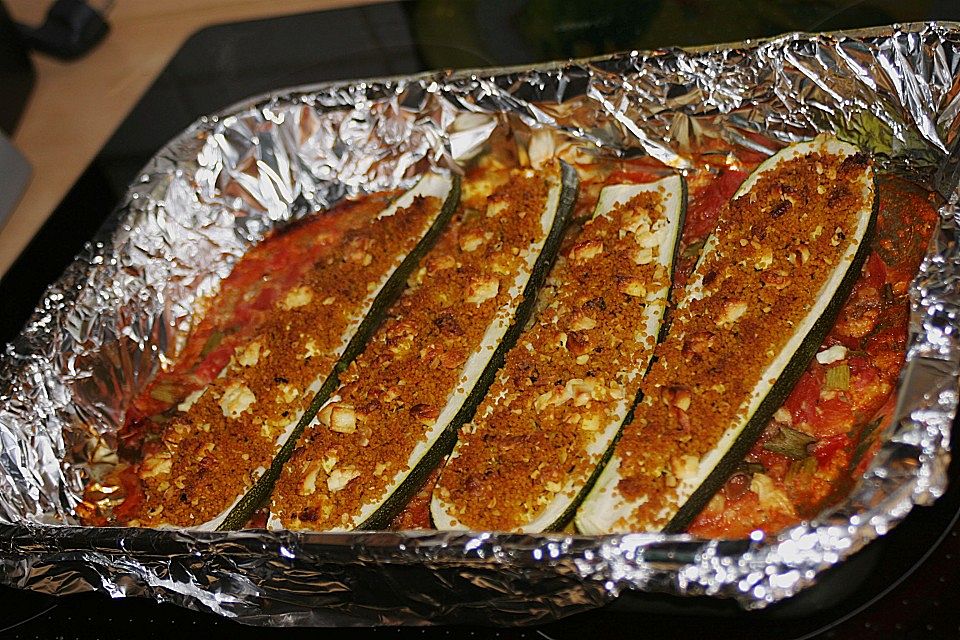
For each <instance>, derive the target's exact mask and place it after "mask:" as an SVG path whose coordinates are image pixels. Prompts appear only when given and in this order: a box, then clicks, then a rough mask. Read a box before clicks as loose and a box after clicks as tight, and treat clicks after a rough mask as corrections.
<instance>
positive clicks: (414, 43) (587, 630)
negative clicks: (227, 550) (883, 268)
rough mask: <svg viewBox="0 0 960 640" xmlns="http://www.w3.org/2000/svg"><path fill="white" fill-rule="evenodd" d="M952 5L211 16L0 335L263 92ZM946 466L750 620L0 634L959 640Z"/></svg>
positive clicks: (43, 239)
mask: <svg viewBox="0 0 960 640" xmlns="http://www.w3.org/2000/svg"><path fill="white" fill-rule="evenodd" d="M954 5H955V3H954V2H951V1H950V0H933V1H930V2H917V3H905V2H894V1H890V0H876V1H873V2H869V1H868V2H841V1H837V2H834V1H819V2H804V3H793V2H789V1H787V0H781V1H772V0H752V1H746V2H740V3H735V4H734V3H729V4H726V3H721V2H709V1H707V0H673V1H668V0H632V1H631V0H608V1H607V2H606V3H604V4H603V5H602V6H603V11H598V10H597V9H596V3H594V2H590V1H579V2H576V1H575V2H570V1H566V0H504V1H501V2H487V3H484V2H482V1H481V0H446V1H437V2H430V3H424V2H406V3H403V2H399V3H388V4H382V5H375V6H368V7H359V8H352V9H344V10H336V11H327V12H318V13H312V14H304V15H298V16H290V17H283V18H275V19H269V20H261V21H255V22H243V23H232V24H224V25H219V26H215V27H210V28H207V29H204V30H202V31H200V32H198V33H197V34H195V35H194V36H193V37H191V38H190V39H189V40H188V41H187V42H186V43H185V44H184V45H183V47H182V48H181V49H180V51H179V52H178V53H177V55H176V56H175V57H174V58H173V60H171V62H170V63H169V64H168V65H167V67H166V68H165V69H164V71H163V72H162V74H161V75H160V76H159V78H158V79H157V81H156V82H155V83H154V85H153V86H152V87H151V88H150V90H149V91H148V92H147V93H146V94H145V95H144V97H143V98H142V99H141V101H140V102H139V103H138V104H137V106H136V107H135V108H134V109H133V111H132V112H131V113H130V115H129V116H128V117H127V119H126V120H125V121H124V122H123V123H122V124H121V125H120V127H119V128H118V129H117V131H116V132H115V134H114V135H113V137H112V138H111V139H110V141H109V142H108V143H107V144H106V146H105V147H104V148H103V149H102V151H101V152H100V154H99V155H98V156H97V157H96V159H95V160H94V161H93V163H91V165H90V167H89V168H88V169H87V170H86V171H85V172H84V174H83V175H82V176H81V177H80V179H79V180H78V181H77V183H76V184H75V185H74V187H73V189H71V191H70V192H69V194H68V195H67V196H66V198H64V200H63V202H62V203H61V204H60V206H59V207H58V208H57V209H56V211H55V212H54V213H53V215H52V216H51V218H50V220H49V221H48V222H47V223H46V224H45V225H44V226H43V228H42V229H41V230H40V231H39V232H38V234H37V236H36V237H35V238H34V240H33V242H32V243H31V244H30V245H29V246H28V247H27V249H26V250H24V252H23V253H22V254H21V256H20V257H19V259H18V260H17V261H16V262H15V263H14V265H13V266H12V267H11V269H10V270H9V271H8V273H7V274H6V275H5V276H4V277H3V279H2V280H0V300H3V303H4V313H3V314H2V315H0V342H6V341H8V340H10V339H11V338H13V337H14V336H15V335H16V333H17V332H18V331H19V330H20V327H22V325H23V323H24V322H25V321H26V319H27V317H28V316H29V314H30V312H31V311H32V309H33V307H34V305H35V304H36V301H37V300H38V299H39V298H40V296H41V295H42V293H43V290H44V288H45V287H46V285H47V284H49V283H50V282H52V281H54V280H56V279H57V277H59V275H60V273H61V272H62V271H63V269H64V268H65V267H66V266H67V265H68V264H69V262H70V261H71V260H72V258H73V256H74V255H75V254H76V253H77V252H78V251H79V250H80V249H81V247H82V245H83V242H84V241H85V239H88V238H90V237H92V236H93V235H94V233H95V232H96V231H97V229H98V228H99V227H100V225H101V224H102V223H103V221H104V220H105V218H106V217H107V216H108V215H109V213H110V211H111V210H112V209H113V207H114V206H115V205H116V203H117V202H118V201H119V199H120V197H121V196H122V195H123V193H124V192H125V190H126V186H127V184H128V183H129V182H130V181H131V180H132V179H133V178H134V177H135V176H136V174H137V173H138V171H139V170H140V169H141V168H142V167H143V165H144V164H145V163H146V162H147V160H149V158H150V157H151V156H152V155H153V154H154V153H155V152H156V151H157V150H158V149H159V148H160V147H162V146H163V145H164V144H165V143H166V142H167V140H169V139H170V138H172V137H173V136H174V135H176V134H177V133H178V132H179V131H181V130H182V129H183V128H185V127H186V126H188V125H189V124H190V123H191V122H193V121H194V120H195V119H196V118H197V117H198V116H200V115H202V114H205V113H210V112H214V111H218V110H220V109H222V108H224V107H226V106H228V105H230V104H231V103H233V102H236V101H239V100H242V99H244V98H247V97H249V96H251V95H255V94H257V93H262V92H265V91H270V90H273V89H277V88H281V87H285V86H292V85H299V84H308V83H314V82H320V81H324V80H341V79H350V78H360V77H371V76H386V75H397V74H407V73H415V72H418V71H424V70H427V69H434V68H441V67H477V66H493V65H505V64H523V63H532V62H540V61H546V60H551V59H556V58H563V57H570V56H578V57H579V56H587V55H593V54H599V53H604V52H609V51H617V50H629V49H646V48H656V47H660V46H664V45H671V44H676V45H697V44H709V43H711V42H730V41H736V40H742V39H745V38H748V37H752V38H757V37H765V36H772V35H776V34H778V33H782V32H785V31H792V30H802V31H827V30H834V29H843V28H854V27H861V26H872V25H880V24H890V23H894V22H909V21H918V20H927V19H934V18H937V19H953V20H958V19H960V7H956V6H954ZM957 467H958V465H952V466H951V477H952V478H953V479H954V482H952V483H951V489H950V490H949V491H948V493H947V495H946V496H944V498H942V499H941V500H940V501H938V503H937V504H936V505H935V506H933V507H931V508H920V509H915V510H914V512H913V513H911V515H910V516H909V517H908V518H907V520H906V521H905V522H904V523H903V524H901V525H900V526H899V527H898V528H897V529H896V530H895V531H893V532H892V533H891V534H889V535H888V536H886V537H885V538H884V539H882V540H881V541H879V542H877V543H874V544H871V545H870V546H869V547H868V548H867V549H866V550H865V551H863V552H861V553H860V554H858V555H857V556H855V557H854V558H853V559H852V560H851V561H850V562H848V563H846V564H845V565H843V566H841V567H839V568H837V569H834V570H832V571H830V572H827V574H826V575H825V576H824V579H823V580H822V581H821V583H820V584H819V585H818V586H816V587H814V588H812V589H810V590H808V591H806V592H804V593H802V594H800V595H799V596H797V597H796V598H793V599H791V600H789V601H787V602H785V603H782V604H781V605H777V606H774V607H770V608H769V609H767V610H765V611H762V612H742V611H740V610H738V609H737V608H736V607H735V606H733V605H732V604H731V603H727V602H717V601H712V600H708V599H698V598H693V599H679V598H674V597H668V596H657V595H646V594H643V595H636V596H635V595H631V596H629V597H625V598H622V599H621V600H620V601H618V602H617V603H615V604H614V605H612V606H610V607H607V608H605V609H602V610H599V611H596V612H591V613H586V614H580V615H577V616H574V617H572V618H568V619H566V620H562V621H560V622H557V623H553V624H549V625H543V626H540V627H535V628H529V629H500V630H496V629H487V628H476V627H473V628H468V627H446V628H430V629H373V630H337V631H323V630H280V629H272V630H271V629H267V630H264V629H259V628H251V627H244V626H241V625H238V624H236V623H233V622H231V621H229V620H226V619H222V618H218V617H216V616H213V615H211V614H206V613H199V612H194V611H189V610H186V609H181V608H179V607H175V606H172V605H165V604H156V603H153V602H149V601H143V600H139V599H126V600H124V599H119V600H111V599H110V598H109V597H107V596H105V595H102V594H90V593H88V594H78V595H70V596H61V597H54V596H49V595H45V594H39V593H33V592H24V591H18V590H15V589H10V588H6V587H0V633H2V632H6V633H7V634H9V635H10V637H22V638H35V637H58V638H74V637H78V638H79V637H82V638H114V637H116V638H121V637H124V638H129V637H136V636H137V635H143V634H149V635H150V637H160V638H162V637H167V636H173V635H175V634H177V635H184V634H186V635H187V636H189V637H192V636H196V635H201V634H202V635H204V636H205V637H208V638H219V637H230V638H235V637H240V636H243V637H251V638H253V637H256V638H264V637H270V636H272V637H280V635H281V634H283V637H284V638H295V637H298V636H306V635H307V634H310V635H311V636H315V635H316V634H318V633H319V634H321V635H325V634H329V635H333V634H338V635H341V636H344V635H345V636H347V637H366V636H368V635H370V636H379V637H397V636H400V637H404V638H440V637H442V638H459V637H470V638H493V637H498V638H499V637H503V638H515V637H524V638H526V637H529V638H540V637H545V638H577V637H582V636H592V635H596V634H599V635H606V636H610V637H614V638H620V637H629V638H636V637H650V638H655V637H656V638H660V637H662V638H671V637H696V638H703V639H705V640H712V639H714V638H736V639H737V640H750V639H752V638H764V639H769V638H784V639H786V638H791V639H794V638H802V637H814V636H815V637H823V638H837V639H845V638H854V637H856V638H858V639H861V640H869V639H872V638H957V637H960V563H958V562H957V560H956V556H958V555H960V536H958V531H960V527H958V526H957V523H956V520H957V515H958V511H960V486H958V485H960V482H958V481H957V480H960V479H958V477H957V476H958V475H960V469H958V468H957Z"/></svg>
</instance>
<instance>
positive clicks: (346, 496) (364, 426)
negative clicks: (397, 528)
mask: <svg viewBox="0 0 960 640" xmlns="http://www.w3.org/2000/svg"><path fill="white" fill-rule="evenodd" d="M549 176H550V174H538V173H535V172H533V171H529V170H527V171H515V172H513V173H512V176H511V177H510V180H509V181H508V182H506V183H505V184H504V186H502V187H499V188H496V186H495V184H491V186H490V188H496V191H495V192H494V193H493V195H490V196H489V197H487V198H486V203H485V205H486V206H485V207H484V209H482V210H480V211H472V210H471V211H465V210H463V209H462V208H461V217H460V219H459V220H458V221H457V222H456V223H455V224H454V225H452V226H451V227H449V228H448V229H447V230H446V231H445V233H444V234H443V235H442V236H441V238H440V240H439V242H438V243H437V246H436V247H435V248H434V249H433V250H432V251H431V252H430V253H429V254H428V255H427V256H426V257H425V258H424V260H423V261H422V263H421V265H420V268H419V270H418V271H417V272H416V273H415V274H414V276H413V277H412V278H411V282H410V286H409V288H408V289H407V290H406V291H405V292H404V294H403V295H402V296H401V298H400V300H399V301H398V303H397V304H396V305H395V306H394V307H393V308H392V309H391V310H390V312H389V315H388V318H387V319H386V320H385V322H384V324H383V325H382V326H381V328H380V329H379V330H378V331H377V332H376V334H375V335H374V336H373V338H372V339H371V340H370V342H369V343H368V345H367V346H366V348H365V350H364V352H363V353H362V354H361V355H360V356H359V357H358V358H357V359H356V360H355V361H354V362H353V363H352V364H351V365H350V367H349V368H348V369H347V371H346V372H345V373H344V375H343V376H342V385H341V387H340V388H339V389H338V390H337V392H336V395H335V396H334V398H333V399H332V401H331V402H330V403H328V404H327V405H326V406H325V407H324V408H323V409H321V411H320V413H319V414H318V416H317V417H318V420H317V421H316V422H315V423H314V425H313V426H312V427H311V428H309V429H308V430H307V431H306V432H305V433H304V436H303V439H302V441H301V444H300V446H299V447H298V449H297V450H296V452H295V453H294V455H293V457H292V458H291V459H290V461H289V462H288V463H287V464H286V466H285V467H284V470H283V473H282V474H281V478H280V480H279V481H278V483H277V486H276V489H275V491H274V495H273V502H272V508H271V510H272V512H273V514H274V516H275V517H278V518H279V519H280V520H281V521H282V522H283V524H284V526H286V527H288V528H309V529H315V530H326V529H331V528H349V527H351V526H352V525H354V524H357V523H355V522H353V519H354V518H355V517H356V516H357V515H358V514H359V513H360V511H361V508H362V507H363V506H364V505H368V504H376V503H378V502H380V501H381V500H382V497H383V495H384V493H385V492H386V491H387V490H388V489H389V488H390V487H391V486H392V485H393V483H394V481H395V477H396V476H397V474H399V473H402V472H406V471H409V465H408V461H409V459H410V457H411V455H412V454H413V452H414V450H415V448H416V447H417V445H419V444H421V443H423V442H425V441H426V439H427V436H428V432H430V431H431V429H432V428H433V427H434V426H435V425H436V423H437V419H438V417H439V416H440V414H441V412H442V411H443V409H444V407H445V405H446V404H447V403H448V400H457V401H462V399H463V398H464V397H465V394H464V392H463V391H460V392H459V393H460V394H463V395H461V396H460V397H459V398H454V397H453V396H452V394H453V393H454V391H455V389H457V387H458V384H460V383H461V381H462V380H463V379H464V365H465V364H466V362H467V359H468V358H469V357H470V356H471V354H473V353H474V352H475V351H476V350H477V349H479V348H485V347H481V343H482V341H483V336H484V333H485V332H486V330H487V327H488V325H491V324H492V323H494V322H495V321H500V322H506V323H509V322H510V320H511V318H512V315H513V312H512V310H513V309H514V308H515V306H516V304H518V302H519V298H520V297H521V294H520V293H519V292H517V291H515V290H514V291H511V289H512V288H513V283H514V281H515V280H516V278H517V276H518V274H520V273H521V271H522V270H523V269H526V265H525V256H526V255H527V254H529V252H530V251H531V249H532V245H535V243H539V242H541V241H542V240H543V238H544V231H543V229H542V225H541V216H542V215H543V212H544V210H545V207H546V200H547V193H548V190H549V182H548V177H549ZM478 189H480V190H482V189H483V187H477V185H475V184H470V181H469V180H468V181H467V184H466V188H465V192H466V193H467V194H468V195H469V197H468V200H467V202H470V203H473V204H476V203H477V198H478V197H480V193H479V192H478ZM491 354H492V347H491Z"/></svg>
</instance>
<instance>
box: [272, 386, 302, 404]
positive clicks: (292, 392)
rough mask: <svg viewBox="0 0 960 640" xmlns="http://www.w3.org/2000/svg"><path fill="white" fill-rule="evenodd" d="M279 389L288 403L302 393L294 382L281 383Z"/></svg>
mask: <svg viewBox="0 0 960 640" xmlns="http://www.w3.org/2000/svg"><path fill="white" fill-rule="evenodd" d="M277 391H279V392H280V399H281V400H283V401H284V402H285V403H287V404H290V403H291V402H293V401H294V400H296V399H297V396H299V395H300V391H299V390H298V389H297V388H296V387H295V386H294V385H292V384H279V385H277Z"/></svg>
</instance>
